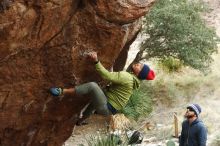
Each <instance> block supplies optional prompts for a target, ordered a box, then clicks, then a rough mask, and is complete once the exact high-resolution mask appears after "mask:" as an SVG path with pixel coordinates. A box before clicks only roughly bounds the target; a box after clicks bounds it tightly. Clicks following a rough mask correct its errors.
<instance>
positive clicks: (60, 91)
mask: <svg viewBox="0 0 220 146" xmlns="http://www.w3.org/2000/svg"><path fill="white" fill-rule="evenodd" d="M50 93H51V94H52V95H53V96H60V95H62V94H63V89H62V88H57V87H55V88H50Z"/></svg>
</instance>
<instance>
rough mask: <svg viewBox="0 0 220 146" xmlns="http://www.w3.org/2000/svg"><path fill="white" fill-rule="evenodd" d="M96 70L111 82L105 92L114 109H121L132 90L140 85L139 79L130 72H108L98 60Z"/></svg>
mask: <svg viewBox="0 0 220 146" xmlns="http://www.w3.org/2000/svg"><path fill="white" fill-rule="evenodd" d="M96 70H97V71H98V73H99V74H100V75H101V77H102V78H103V79H106V80H107V81H110V82H111V85H110V87H109V88H108V90H107V91H106V92H105V94H106V96H107V97H108V102H109V103H110V104H111V105H112V106H113V107H114V108H115V109H116V110H121V109H123V108H124V107H125V106H126V104H127V103H128V100H129V98H130V96H131V94H132V92H133V89H137V88H138V87H139V86H140V80H139V79H138V78H137V77H136V76H135V75H134V74H132V73H129V72H126V71H120V72H109V71H108V70H106V69H105V68H104V67H103V66H102V64H101V63H100V62H98V63H97V64H96Z"/></svg>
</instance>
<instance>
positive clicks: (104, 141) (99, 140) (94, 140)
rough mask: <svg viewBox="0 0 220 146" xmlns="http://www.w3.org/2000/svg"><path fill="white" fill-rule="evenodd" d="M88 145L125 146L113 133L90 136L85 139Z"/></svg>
mask: <svg viewBox="0 0 220 146" xmlns="http://www.w3.org/2000/svg"><path fill="white" fill-rule="evenodd" d="M87 142H88V145H89V146H126V145H127V144H123V143H122V141H121V139H120V137H119V136H117V135H113V134H105V135H97V136H91V137H90V139H88V140H87Z"/></svg>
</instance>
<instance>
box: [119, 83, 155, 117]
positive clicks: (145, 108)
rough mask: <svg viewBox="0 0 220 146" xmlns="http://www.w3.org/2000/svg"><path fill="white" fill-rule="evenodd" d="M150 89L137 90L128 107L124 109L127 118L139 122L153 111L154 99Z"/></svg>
mask: <svg viewBox="0 0 220 146" xmlns="http://www.w3.org/2000/svg"><path fill="white" fill-rule="evenodd" d="M149 91H150V90H148V89H142V87H141V89H140V90H136V91H134V92H133V94H132V96H131V97H130V100H129V102H128V104H127V105H126V107H125V108H124V109H123V111H122V112H123V113H124V114H125V116H127V117H129V118H132V119H134V120H136V121H137V120H138V119H139V118H140V117H143V116H147V115H148V114H150V113H151V111H152V99H151V97H150V94H149Z"/></svg>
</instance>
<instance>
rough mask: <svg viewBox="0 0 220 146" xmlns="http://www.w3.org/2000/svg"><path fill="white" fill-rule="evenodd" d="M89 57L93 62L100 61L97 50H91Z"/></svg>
mask: <svg viewBox="0 0 220 146" xmlns="http://www.w3.org/2000/svg"><path fill="white" fill-rule="evenodd" d="M88 58H89V59H90V60H91V61H93V62H98V56H97V52H95V51H92V52H89V53H88Z"/></svg>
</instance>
